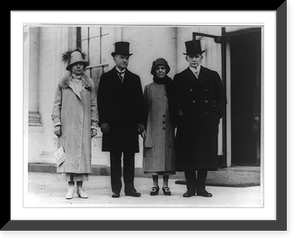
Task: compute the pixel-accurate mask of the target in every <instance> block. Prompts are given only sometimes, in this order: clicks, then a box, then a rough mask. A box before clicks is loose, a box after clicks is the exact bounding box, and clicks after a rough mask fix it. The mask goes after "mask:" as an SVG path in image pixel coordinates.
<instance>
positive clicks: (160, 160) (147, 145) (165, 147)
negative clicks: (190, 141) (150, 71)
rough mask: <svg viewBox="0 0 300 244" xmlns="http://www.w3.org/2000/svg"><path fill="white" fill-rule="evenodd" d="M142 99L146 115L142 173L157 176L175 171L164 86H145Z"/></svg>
mask: <svg viewBox="0 0 300 244" xmlns="http://www.w3.org/2000/svg"><path fill="white" fill-rule="evenodd" d="M144 97H145V105H146V113H147V127H146V137H145V140H144V157H143V168H144V172H145V173H158V174H159V173H163V172H171V171H175V148H174V126H173V125H172V123H171V118H170V113H169V106H168V97H167V94H166V88H165V85H164V84H156V83H154V82H153V83H151V84H149V85H147V86H146V87H145V90H144ZM174 173H175V172H174Z"/></svg>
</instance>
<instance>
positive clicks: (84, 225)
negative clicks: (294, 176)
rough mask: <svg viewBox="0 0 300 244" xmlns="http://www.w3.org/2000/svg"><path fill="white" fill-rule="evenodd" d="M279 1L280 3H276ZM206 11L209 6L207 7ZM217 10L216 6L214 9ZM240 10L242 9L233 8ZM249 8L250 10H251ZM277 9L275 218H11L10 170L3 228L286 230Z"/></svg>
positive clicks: (283, 59)
mask: <svg viewBox="0 0 300 244" xmlns="http://www.w3.org/2000/svg"><path fill="white" fill-rule="evenodd" d="M276 4H278V3H276ZM205 10H206V9H205ZM211 10H215V9H211ZM234 10H241V9H234ZM248 10H249V9H248ZM250 10H272V11H276V52H277V56H276V67H280V69H279V68H277V69H276V76H277V79H276V98H277V103H276V137H277V138H276V181H277V184H276V219H275V220H12V219H11V202H10V199H11V198H10V196H11V192H10V190H11V189H10V185H11V182H10V177H9V176H10V175H11V170H10V167H9V166H8V167H7V168H6V175H7V176H8V177H7V180H6V185H7V188H8V191H7V194H6V196H5V198H2V199H6V200H7V201H6V202H2V211H1V212H2V213H1V215H2V218H1V224H0V228H1V230H2V231H285V230H287V1H281V2H280V3H279V4H278V5H277V6H273V7H272V8H271V9H257V8H252V9H250Z"/></svg>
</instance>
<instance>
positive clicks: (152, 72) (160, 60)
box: [151, 58, 170, 75]
mask: <svg viewBox="0 0 300 244" xmlns="http://www.w3.org/2000/svg"><path fill="white" fill-rule="evenodd" d="M158 65H163V66H165V67H166V70H167V71H166V74H168V73H169V71H170V66H169V65H168V62H167V61H166V60H165V59H164V58H158V59H156V60H155V61H153V63H152V68H151V74H152V75H155V68H156V67H157V66H158Z"/></svg>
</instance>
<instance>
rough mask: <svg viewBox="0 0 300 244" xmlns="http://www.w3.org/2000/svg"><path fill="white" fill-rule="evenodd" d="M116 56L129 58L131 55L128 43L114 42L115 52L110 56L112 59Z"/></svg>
mask: <svg viewBox="0 0 300 244" xmlns="http://www.w3.org/2000/svg"><path fill="white" fill-rule="evenodd" d="M116 54H120V55H124V56H131V55H132V53H129V42H116V43H115V51H114V52H112V53H111V56H113V57H114V56H115V55H116Z"/></svg>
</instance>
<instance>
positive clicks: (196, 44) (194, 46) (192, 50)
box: [183, 40, 205, 55]
mask: <svg viewBox="0 0 300 244" xmlns="http://www.w3.org/2000/svg"><path fill="white" fill-rule="evenodd" d="M185 47H186V53H183V54H184V55H195V54H202V53H204V52H205V50H203V51H202V49H201V43H200V40H192V41H187V42H185Z"/></svg>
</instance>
